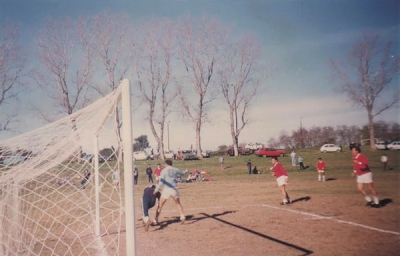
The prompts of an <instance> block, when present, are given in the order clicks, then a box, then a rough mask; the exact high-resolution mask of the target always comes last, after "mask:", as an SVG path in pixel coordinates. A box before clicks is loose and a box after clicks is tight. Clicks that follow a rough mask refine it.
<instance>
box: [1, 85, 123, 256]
mask: <svg viewBox="0 0 400 256" xmlns="http://www.w3.org/2000/svg"><path fill="white" fill-rule="evenodd" d="M120 87H121V86H120ZM120 94H121V92H120V88H118V90H116V91H114V92H113V93H111V94H109V95H107V96H105V97H103V98H101V99H100V100H98V101H96V102H95V103H93V104H91V105H90V106H88V107H86V108H84V109H82V110H80V111H78V112H76V113H74V114H72V115H70V116H67V117H65V118H63V119H60V120H59V121H56V122H54V123H51V124H49V125H46V126H44V127H42V128H40V129H37V130H35V131H32V132H28V133H26V134H23V135H20V136H17V137H14V138H11V139H7V140H2V141H0V255H5V256H7V255H119V254H120V250H119V247H120V246H119V244H120V241H121V235H120V234H121V229H122V230H123V227H122V226H123V219H122V215H123V201H122V193H121V192H122V191H121V189H120V180H119V178H120V172H121V171H122V168H123V164H122V157H121V156H122V144H121V143H120V139H119V137H120V136H119V128H118V126H119V125H118V124H117V122H116V120H118V118H119V117H118V112H119V111H118V109H119V102H120V96H121V95H120ZM98 149H101V150H100V151H99V153H98V159H99V160H98V164H97V161H96V159H97V157H95V156H93V154H95V155H97V152H98ZM96 166H98V172H97V173H98V175H97V177H98V184H99V186H98V194H96V186H95V184H96V182H95V181H96V179H97V178H96V171H95V170H96ZM97 195H98V196H97ZM96 199H97V201H96ZM96 202H98V203H97V204H96ZM96 216H97V217H96ZM96 229H97V230H99V231H100V232H99V234H96V233H98V231H97V232H96Z"/></svg>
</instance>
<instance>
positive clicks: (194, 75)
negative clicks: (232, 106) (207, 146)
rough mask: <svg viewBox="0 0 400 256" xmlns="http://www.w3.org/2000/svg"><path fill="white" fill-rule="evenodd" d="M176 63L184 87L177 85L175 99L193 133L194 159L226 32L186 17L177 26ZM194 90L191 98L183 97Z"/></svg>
mask: <svg viewBox="0 0 400 256" xmlns="http://www.w3.org/2000/svg"><path fill="white" fill-rule="evenodd" d="M178 27H179V28H180V31H179V33H178V42H179V46H180V47H179V49H180V60H181V61H182V63H183V66H184V69H185V70H186V77H187V79H188V83H189V84H188V86H184V83H183V82H180V83H179V96H180V100H181V104H182V109H183V114H184V115H185V116H186V117H187V118H188V119H189V120H190V121H191V122H192V123H193V124H194V126H195V132H196V149H197V156H198V157H199V158H202V157H203V155H202V154H201V153H202V152H201V151H202V149H201V127H202V124H203V123H204V122H205V121H207V111H208V108H207V107H208V105H209V104H210V103H211V102H212V101H213V100H214V99H215V95H213V94H212V87H214V86H216V85H217V83H216V82H214V81H212V78H213V74H214V72H215V69H216V64H217V61H218V59H219V57H220V55H219V54H220V50H221V47H222V46H224V45H225V42H226V39H227V35H228V31H227V30H228V29H227V28H226V27H223V26H222V25H220V23H219V21H218V20H217V19H216V18H210V17H202V18H201V19H199V20H193V19H192V18H191V17H189V16H187V17H186V18H185V19H183V20H182V21H181V24H180V25H179V26H178ZM187 91H194V92H195V94H196V95H195V96H194V97H191V96H192V95H189V96H188V95H187Z"/></svg>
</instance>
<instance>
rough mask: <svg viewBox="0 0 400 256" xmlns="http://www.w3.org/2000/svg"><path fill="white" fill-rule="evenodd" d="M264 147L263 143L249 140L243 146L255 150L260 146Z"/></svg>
mask: <svg viewBox="0 0 400 256" xmlns="http://www.w3.org/2000/svg"><path fill="white" fill-rule="evenodd" d="M263 147H264V144H262V143H258V142H254V143H253V142H250V143H248V144H247V145H246V146H245V147H244V148H245V149H252V150H257V149H260V148H263Z"/></svg>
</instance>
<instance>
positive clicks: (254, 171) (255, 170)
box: [253, 165, 259, 174]
mask: <svg viewBox="0 0 400 256" xmlns="http://www.w3.org/2000/svg"><path fill="white" fill-rule="evenodd" d="M253 174H259V172H258V170H257V166H255V165H254V168H253Z"/></svg>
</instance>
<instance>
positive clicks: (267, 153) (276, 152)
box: [254, 148, 286, 157]
mask: <svg viewBox="0 0 400 256" xmlns="http://www.w3.org/2000/svg"><path fill="white" fill-rule="evenodd" d="M254 154H255V155H257V156H260V157H261V156H262V157H273V156H285V155H286V151H285V150H284V149H276V148H260V149H259V150H256V151H254Z"/></svg>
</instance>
